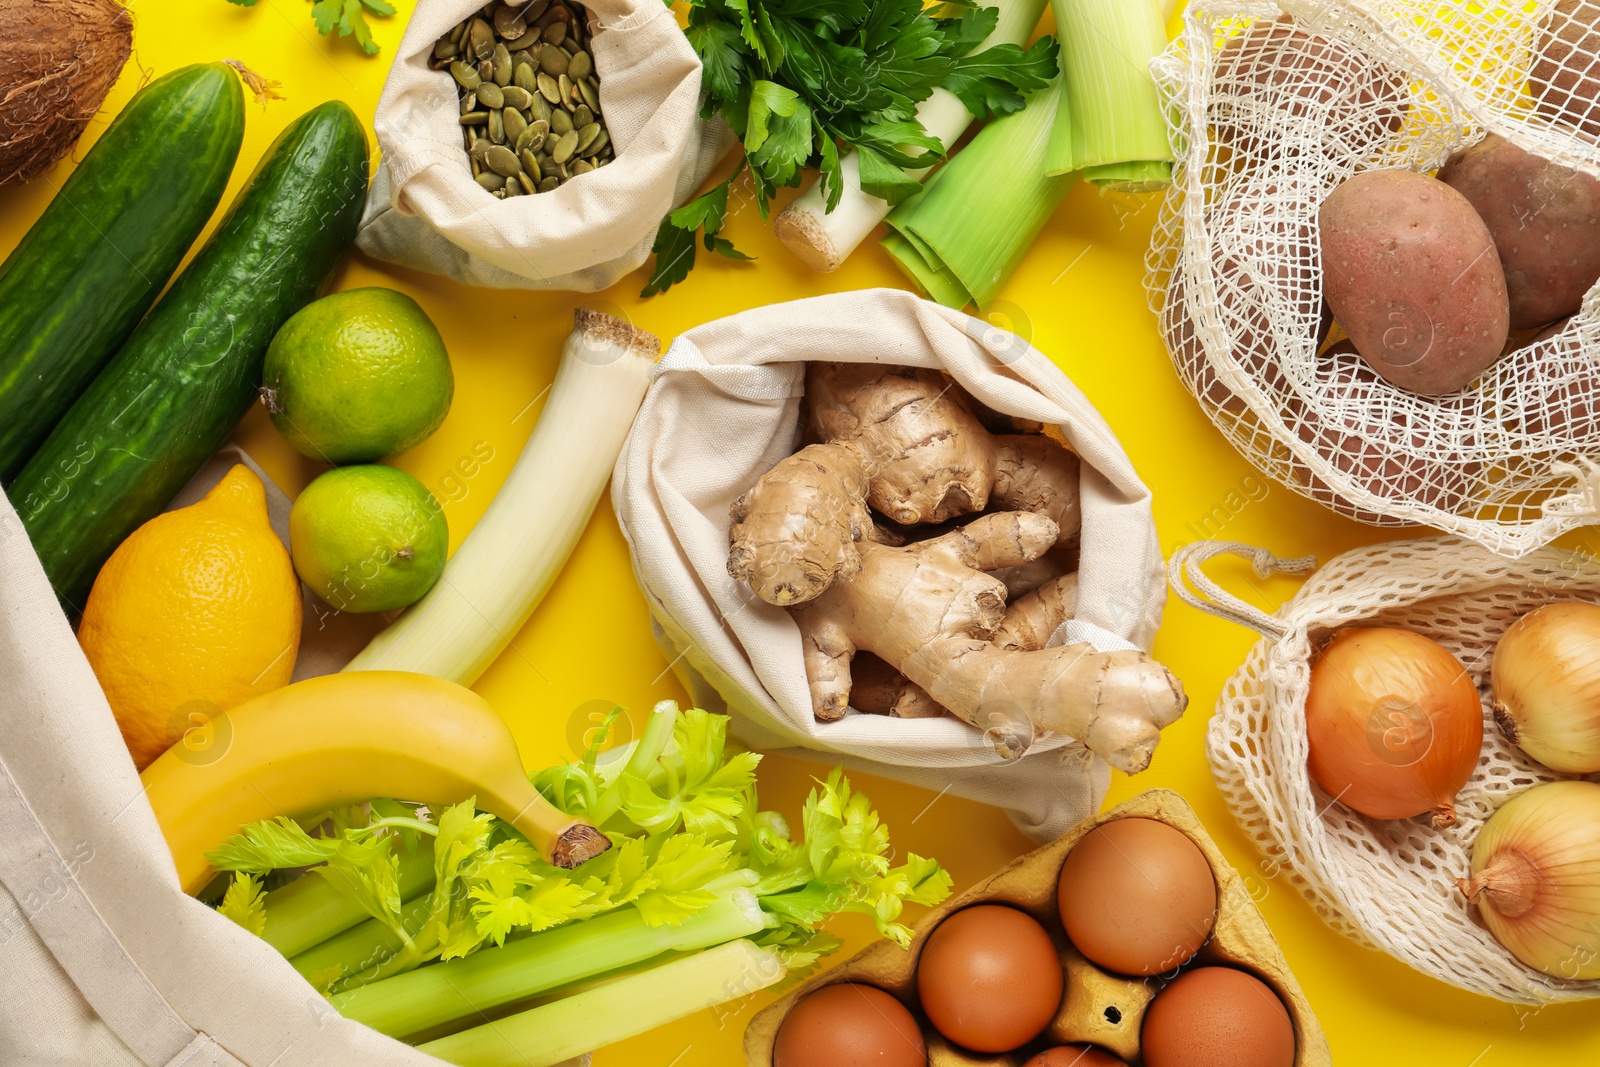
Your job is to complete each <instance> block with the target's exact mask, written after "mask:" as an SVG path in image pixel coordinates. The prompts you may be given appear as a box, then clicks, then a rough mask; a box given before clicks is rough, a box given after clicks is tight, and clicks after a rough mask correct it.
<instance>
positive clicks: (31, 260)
mask: <svg viewBox="0 0 1600 1067" xmlns="http://www.w3.org/2000/svg"><path fill="white" fill-rule="evenodd" d="M243 138H244V93H243V92H241V91H240V89H239V79H238V77H237V76H236V75H235V74H234V72H233V71H232V70H229V69H228V67H227V66H225V65H224V64H222V63H211V64H207V65H205V66H194V67H184V68H183V69H181V70H175V71H173V72H172V73H171V74H168V75H166V76H165V77H161V78H157V79H156V80H155V81H153V82H151V83H150V84H149V85H147V86H145V87H144V88H143V89H141V90H139V92H138V93H136V94H135V95H134V97H133V99H132V100H130V101H128V106H127V107H125V108H123V109H122V113H121V114H119V115H118V116H117V117H116V119H115V121H113V122H112V123H111V126H110V127H109V128H108V129H107V130H106V132H105V133H104V134H103V135H102V136H101V137H100V140H98V141H96V142H95V145H94V147H93V148H91V149H90V150H89V154H88V155H86V156H84V157H83V162H82V163H80V164H78V167H77V169H76V170H74V171H73V172H72V176H71V177H69V178H68V179H67V181H66V183H65V184H64V185H62V187H61V190H60V192H58V193H56V196H55V199H54V200H52V201H51V202H50V206H49V207H47V208H45V210H44V214H42V215H40V216H39V220H38V221H37V222H35V223H34V224H33V228H32V229H30V230H29V231H28V232H27V235H26V236H24V237H23V238H22V243H21V244H19V245H17V247H16V248H15V249H14V250H13V251H12V253H11V255H10V256H8V257H6V261H5V263H4V264H3V265H0V484H4V483H8V482H10V481H11V479H12V478H13V477H14V476H15V475H16V473H17V471H19V470H21V469H22V465H23V464H24V463H26V462H27V461H28V457H29V456H30V455H32V454H33V451H34V450H35V449H36V448H38V447H39V445H40V444H41V443H42V442H43V441H44V439H45V437H46V436H48V435H49V433H50V429H51V427H53V426H55V424H56V422H57V420H59V419H60V418H61V416H62V415H65V414H66V412H67V409H68V408H70V407H71V406H72V402H73V401H74V400H76V399H77V398H78V396H79V394H81V393H82V392H83V390H84V389H85V388H87V387H88V385H89V383H90V382H91V381H93V380H94V376H95V374H97V373H98V372H99V371H100V368H101V367H103V366H105V364H106V361H107V360H108V359H110V358H111V357H112V355H114V354H115V353H116V351H117V348H118V347H119V346H121V344H122V343H123V342H124V341H126V340H127V339H128V335H129V334H130V333H132V332H133V328H134V327H135V326H137V325H138V324H139V320H140V319H141V318H142V317H143V316H144V313H145V312H146V311H148V310H150V305H151V304H153V303H155V301H156V297H157V296H160V295H161V288H162V286H164V285H166V284H167V279H168V278H170V277H172V272H173V271H175V270H177V269H178V264H179V263H181V262H183V255H184V253H185V252H187V251H188V250H189V246H190V245H191V244H193V243H194V239H195V238H196V237H198V236H200V231H201V229H203V228H204V227H205V224H206V220H207V219H209V218H211V213H212V212H213V211H215V210H216V208H217V203H218V201H220V200H221V199H222V194H223V192H224V190H226V189H227V187H228V176H229V175H230V174H232V173H233V163H234V160H236V159H238V158H239V144H240V142H241V141H242V140H243Z"/></svg>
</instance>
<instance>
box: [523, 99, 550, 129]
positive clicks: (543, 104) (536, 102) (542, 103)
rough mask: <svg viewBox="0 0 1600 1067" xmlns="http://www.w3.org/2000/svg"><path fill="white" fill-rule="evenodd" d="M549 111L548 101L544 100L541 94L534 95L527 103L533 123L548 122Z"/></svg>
mask: <svg viewBox="0 0 1600 1067" xmlns="http://www.w3.org/2000/svg"><path fill="white" fill-rule="evenodd" d="M550 111H551V108H550V101H548V100H546V99H545V98H544V94H543V93H534V94H533V99H532V100H530V101H528V112H529V113H530V114H531V115H533V119H534V121H535V122H549V121H550Z"/></svg>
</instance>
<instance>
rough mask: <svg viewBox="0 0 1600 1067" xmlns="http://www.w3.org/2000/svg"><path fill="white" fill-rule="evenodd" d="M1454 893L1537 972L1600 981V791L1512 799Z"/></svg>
mask: <svg viewBox="0 0 1600 1067" xmlns="http://www.w3.org/2000/svg"><path fill="white" fill-rule="evenodd" d="M1456 887H1457V888H1458V889H1460V890H1461V892H1463V893H1465V894H1466V897H1467V899H1468V900H1469V901H1471V902H1472V903H1474V904H1476V905H1477V906H1478V912H1479V914H1481V915H1482V916H1483V922H1484V925H1485V926H1487V927H1488V928H1489V932H1490V933H1491V934H1493V935H1494V938H1495V940H1496V941H1498V942H1500V943H1501V944H1502V945H1504V946H1505V947H1506V949H1507V951H1509V952H1510V953H1511V954H1512V955H1513V956H1515V957H1517V959H1519V960H1521V961H1522V962H1523V963H1526V964H1527V965H1528V966H1529V967H1532V968H1533V969H1534V970H1536V971H1543V972H1544V973H1545V974H1548V975H1554V976H1555V977H1557V978H1569V979H1590V978H1600V785H1596V784H1595V783H1594V782H1551V783H1549V784H1548V785H1540V786H1534V787H1533V788H1532V789H1530V790H1528V791H1527V792H1526V793H1519V794H1518V795H1517V796H1515V797H1513V798H1511V799H1510V800H1509V801H1507V802H1506V803H1505V805H1504V806H1502V807H1501V808H1500V810H1499V811H1497V812H1495V813H1494V817H1493V818H1491V819H1490V820H1489V821H1488V822H1487V823H1485V824H1484V826H1483V829H1482V830H1481V831H1479V833H1478V840H1477V841H1475V842H1474V843H1473V846H1472V877H1471V878H1462V879H1460V880H1459V881H1458V882H1456Z"/></svg>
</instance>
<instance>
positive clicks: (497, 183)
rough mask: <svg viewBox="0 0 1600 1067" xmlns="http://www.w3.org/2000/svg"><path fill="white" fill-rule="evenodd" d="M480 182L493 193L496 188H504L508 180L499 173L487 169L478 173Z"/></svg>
mask: <svg viewBox="0 0 1600 1067" xmlns="http://www.w3.org/2000/svg"><path fill="white" fill-rule="evenodd" d="M478 184H479V185H481V186H483V187H484V188H485V189H487V190H489V191H490V192H491V193H492V192H494V191H495V190H496V189H504V188H505V185H506V180H505V179H504V178H502V177H500V175H498V174H494V173H492V172H488V171H485V172H484V173H482V174H480V175H478Z"/></svg>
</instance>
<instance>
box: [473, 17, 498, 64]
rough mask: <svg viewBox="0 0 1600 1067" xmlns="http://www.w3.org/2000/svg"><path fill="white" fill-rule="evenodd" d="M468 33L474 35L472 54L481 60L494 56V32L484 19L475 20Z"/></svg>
mask: <svg viewBox="0 0 1600 1067" xmlns="http://www.w3.org/2000/svg"><path fill="white" fill-rule="evenodd" d="M467 32H468V33H470V34H471V35H472V54H473V55H475V56H477V57H478V58H479V59H488V58H489V57H490V56H492V55H494V31H493V30H491V29H490V28H489V24H488V23H487V22H485V21H483V20H482V19H473V20H472V23H471V25H470V26H469V27H468V29H467Z"/></svg>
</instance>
